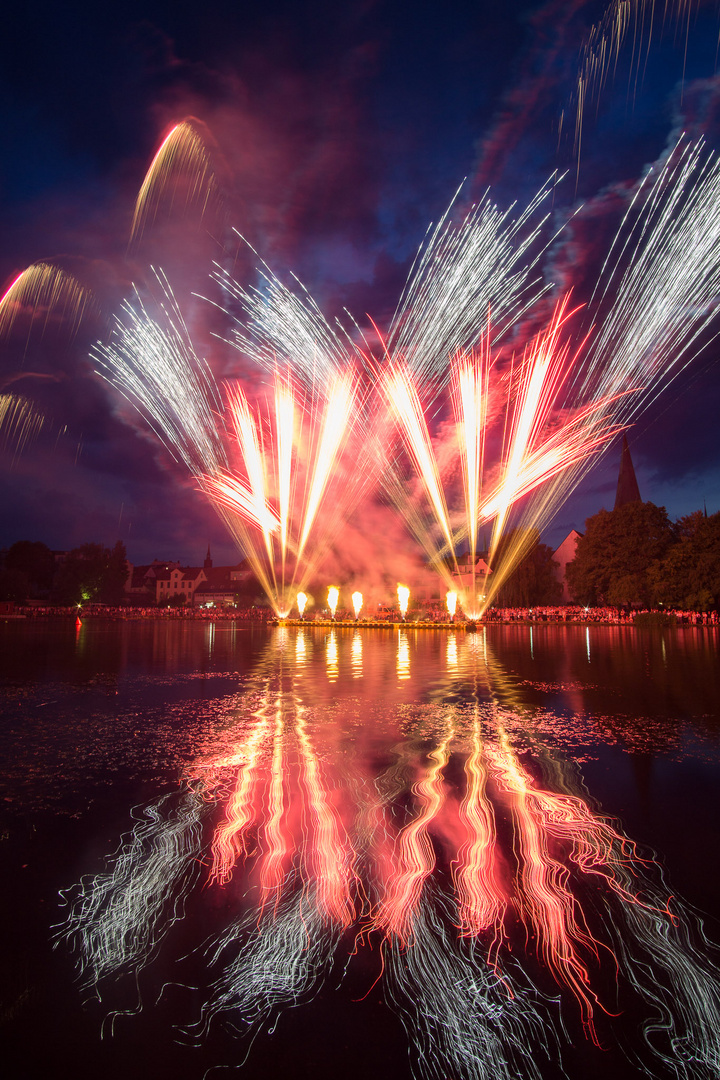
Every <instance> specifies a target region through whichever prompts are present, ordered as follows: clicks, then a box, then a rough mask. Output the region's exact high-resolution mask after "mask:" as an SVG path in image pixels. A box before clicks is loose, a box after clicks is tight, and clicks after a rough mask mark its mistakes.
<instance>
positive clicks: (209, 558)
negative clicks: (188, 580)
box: [203, 544, 212, 570]
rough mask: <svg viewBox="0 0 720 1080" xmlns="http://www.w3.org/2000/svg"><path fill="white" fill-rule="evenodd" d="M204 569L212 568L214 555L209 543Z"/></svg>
mask: <svg viewBox="0 0 720 1080" xmlns="http://www.w3.org/2000/svg"><path fill="white" fill-rule="evenodd" d="M203 570H212V556H211V555H210V545H209V544H208V549H207V555H206V556H205V562H204V564H203Z"/></svg>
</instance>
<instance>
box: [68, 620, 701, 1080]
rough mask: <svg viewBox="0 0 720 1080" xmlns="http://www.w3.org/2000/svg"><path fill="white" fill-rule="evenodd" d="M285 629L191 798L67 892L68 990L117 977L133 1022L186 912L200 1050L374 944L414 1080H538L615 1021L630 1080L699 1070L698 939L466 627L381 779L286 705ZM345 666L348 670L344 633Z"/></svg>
mask: <svg viewBox="0 0 720 1080" xmlns="http://www.w3.org/2000/svg"><path fill="white" fill-rule="evenodd" d="M292 636H293V631H292V630H289V631H288V632H287V633H286V634H285V637H286V638H287V641H286V642H285V643H284V644H282V643H278V647H277V648H276V649H275V651H274V652H273V654H272V655H268V657H267V658H264V659H263V661H262V662H261V665H260V667H259V671H258V677H257V678H255V679H254V680H252V681H251V682H250V683H249V685H248V686H247V688H246V690H247V693H246V695H245V696H244V697H243V698H241V699H240V700H237V699H236V700H235V702H234V705H233V712H232V718H231V719H228V718H226V719H224V720H223V724H225V725H227V730H225V731H224V732H222V742H221V745H220V748H219V749H218V748H217V747H216V748H215V749H213V751H212V753H210V754H209V756H207V755H206V756H205V757H202V758H200V759H199V760H198V761H197V762H196V763H195V764H194V765H193V766H191V767H190V768H189V769H188V777H189V782H190V787H185V788H183V789H182V790H181V791H180V792H179V793H175V794H174V795H171V796H167V797H165V798H164V799H161V800H159V801H158V802H157V803H154V804H152V805H151V806H149V807H148V808H147V809H146V810H144V811H142V813H141V814H138V815H137V820H136V822H135V824H134V826H133V829H132V831H131V832H130V833H129V834H128V835H127V836H126V837H124V838H123V839H122V841H121V844H120V846H119V848H118V850H117V852H116V853H115V855H114V856H113V857H112V858H111V859H110V860H109V865H108V867H107V869H106V870H105V871H103V872H101V873H96V874H94V875H89V876H87V877H85V878H83V879H82V881H81V882H80V883H79V884H78V886H76V887H75V888H74V889H73V890H69V891H68V892H67V894H66V897H65V902H66V905H67V917H66V921H65V923H64V925H63V927H61V928H60V929H59V935H58V936H59V938H60V939H62V940H65V941H66V942H67V943H68V944H69V945H71V946H72V947H73V948H74V949H75V951H76V953H77V956H78V971H79V975H80V978H81V980H82V982H83V984H84V985H85V987H86V988H90V989H92V990H93V991H94V992H95V993H96V994H97V995H98V996H100V994H101V992H102V993H104V990H105V987H106V986H108V985H109V982H110V980H111V979H114V978H117V977H119V976H124V977H127V979H128V980H129V981H131V982H132V983H134V984H136V987H137V1004H136V1006H135V1011H136V1010H137V1009H139V1008H141V1007H142V1002H143V997H142V988H143V983H142V982H141V974H142V973H143V972H144V971H145V969H146V968H149V967H150V966H151V965H152V964H153V963H154V961H155V960H157V961H158V967H159V968H160V969H161V970H162V971H163V972H166V971H167V969H168V958H166V957H165V955H164V954H163V955H161V953H162V952H163V950H165V949H166V948H168V942H169V941H170V940H171V938H170V935H169V931H170V929H171V927H172V926H173V925H175V924H176V923H177V922H178V921H179V920H181V919H183V918H186V919H187V925H186V926H185V927H184V931H183V938H184V939H186V938H188V937H190V938H191V937H192V934H193V932H195V933H197V934H200V935H201V937H202V938H204V937H205V934H206V927H207V925H208V921H210V923H211V925H212V933H211V938H210V943H209V945H208V944H206V945H205V946H204V951H203V952H202V953H200V952H199V951H198V949H196V950H195V951H194V953H193V956H194V960H193V963H194V966H195V968H196V969H197V968H198V967H202V963H204V965H205V967H206V971H207V979H206V980H205V982H203V981H202V979H201V983H200V985H198V986H196V987H195V990H194V992H193V1000H196V999H197V998H199V999H200V1003H201V1004H200V1010H199V1011H200V1019H199V1021H198V1022H197V1024H195V1025H193V1026H190V1027H189V1028H188V1030H189V1032H190V1034H191V1035H194V1037H195V1038H196V1039H198V1040H200V1039H202V1038H203V1037H204V1036H205V1035H206V1033H207V1031H208V1028H209V1026H210V1024H211V1023H214V1022H216V1021H219V1020H221V1019H223V1018H224V1019H225V1020H226V1021H227V1022H228V1023H229V1024H231V1025H232V1027H233V1029H234V1030H235V1031H239V1032H240V1034H241V1035H243V1034H246V1035H247V1036H248V1037H249V1038H250V1039H252V1037H254V1036H255V1035H256V1034H258V1033H259V1032H260V1031H263V1030H272V1027H273V1025H274V1023H275V1021H276V1020H277V1017H278V1015H279V1013H280V1011H281V1010H282V1009H283V1008H286V1007H291V1006H297V1005H300V1004H301V1003H303V1002H305V1001H308V1000H309V999H310V997H311V996H312V995H313V994H314V993H316V992H317V990H318V989H319V988H320V986H321V985H322V984H323V982H324V981H325V980H326V979H327V977H328V975H329V974H330V972H331V971H333V972H335V974H336V975H338V977H342V976H341V975H340V974H339V972H340V970H341V969H342V970H345V971H347V970H349V968H350V965H352V964H353V962H354V959H355V957H356V956H357V955H358V954H359V953H360V952H363V951H364V950H365V949H367V948H368V947H372V948H375V947H376V946H377V948H378V949H379V956H380V957H381V959H382V970H381V973H380V975H379V977H378V983H379V985H380V986H381V990H382V992H383V993H384V996H385V999H386V1000H387V1002H388V1003H389V1004H391V1005H392V1006H393V1007H394V1008H395V1009H397V1011H398V1013H399V1014H400V1016H401V1018H402V1020H403V1023H404V1025H405V1027H406V1029H407V1033H408V1037H409V1039H410V1041H411V1043H412V1045H413V1047H414V1049H413V1066H414V1070H415V1072H416V1074H417V1076H418V1077H419V1078H422V1080H441V1078H443V1077H446V1076H458V1077H472V1078H478V1080H491V1078H495V1077H501V1078H506V1080H511V1078H512V1080H539V1078H540V1077H541V1076H543V1075H546V1067H545V1065H544V1061H545V1060H546V1059H548V1058H552V1059H553V1061H557V1060H558V1057H559V1055H561V1054H562V1047H563V1046H564V1045H565V1044H566V1042H570V1041H572V1040H573V1039H574V1038H575V1037H576V1036H575V1034H574V1031H575V1029H576V1028H577V1029H578V1030H579V1027H580V1022H579V1020H580V1019H581V1020H582V1024H583V1025H584V1027H585V1030H586V1034H587V1036H588V1038H589V1039H591V1040H597V1041H598V1042H600V1043H601V1044H602V1045H603V1046H604V1045H605V1044H606V1043H607V1042H610V1043H611V1044H614V1043H615V1042H616V1041H618V1042H619V1045H621V1046H622V1039H623V1038H624V1035H623V1036H621V1035H619V1034H618V1035H617V1036H616V1028H619V1027H621V1026H622V1025H621V1021H620V1019H619V1018H618V1017H617V1016H616V1015H615V1014H616V1013H618V1012H619V1011H620V1010H621V1009H622V1010H627V1011H629V1013H630V1015H632V1016H633V1017H634V1016H639V1017H640V1018H641V1021H640V1022H641V1023H642V1024H643V1035H644V1041H643V1042H642V1043H641V1044H640V1045H639V1046H638V1045H637V1039H636V1038H635V1043H636V1045H634V1046H633V1047H632V1048H631V1049H630V1050H629V1051H628V1054H629V1055H630V1057H631V1058H632V1059H633V1061H635V1062H636V1063H637V1066H638V1068H639V1069H640V1071H641V1072H643V1073H644V1074H646V1075H649V1076H656V1075H658V1072H657V1070H658V1068H660V1069H662V1070H664V1071H663V1072H662V1075H665V1072H667V1074H668V1075H669V1076H675V1077H677V1078H678V1080H711V1078H712V1077H715V1076H717V1074H718V1070H719V1068H720V1034H719V1033H718V1026H717V1022H716V1021H717V1016H718V1014H719V1013H720V985H719V983H718V978H717V971H716V970H715V968H714V966H713V964H712V961H711V959H709V958H708V956H707V955H704V953H707V952H708V951H709V944H708V942H707V941H706V939H705V937H704V935H703V933H702V930H701V928H698V926H697V921H696V920H695V918H694V916H693V915H692V913H690V912H687V911H686V910H685V909H684V908H683V905H682V903H681V902H680V901H679V900H678V899H677V898H675V897H671V896H670V895H669V893H668V891H667V889H666V888H665V886H664V884H663V883H662V879H661V877H660V875H659V870H658V868H657V867H655V866H654V864H652V863H651V862H648V861H647V859H643V858H642V857H641V856H640V854H639V852H638V850H637V849H636V847H635V845H634V844H633V843H632V842H631V841H630V840H629V839H628V838H627V837H625V836H624V835H623V834H622V832H621V831H620V830H619V828H616V827H615V826H614V825H613V824H612V823H611V822H610V821H609V820H608V819H606V818H604V817H603V816H602V815H600V814H599V813H598V812H597V811H595V810H593V809H591V808H590V806H589V804H588V802H587V801H586V799H585V798H584V797H583V796H582V795H580V794H575V793H574V790H573V785H575V790H577V782H578V781H577V774H576V772H575V771H574V770H572V769H570V768H569V767H568V764H567V762H565V761H564V760H563V759H562V758H561V757H559V755H558V754H557V751H555V750H553V749H551V748H550V747H549V746H546V745H544V742H543V735H542V730H543V729H542V727H541V726H539V725H536V724H535V722H534V718H533V714H532V712H531V711H530V710H528V709H526V708H524V707H522V706H521V705H519V706H518V707H517V708H510V707H504V708H501V707H499V706H498V705H496V704H492V702H491V700H490V698H491V697H492V696H495V697H499V696H503V697H505V698H511V697H512V686H511V685H510V683H512V680H510V683H508V685H507V686H506V685H505V682H507V679H508V676H507V673H504V672H503V669H502V667H501V665H500V664H499V663H498V662H497V660H495V659H494V658H493V657H492V655H491V653H490V651H489V650H488V647H487V641H486V638H485V635H483V640H482V641H481V640H480V636H479V635H477V634H475V635H472V639H473V640H472V641H470V638H469V637H468V639H467V640H466V639H465V637H463V638H461V639H460V641H461V643H462V644H461V650H462V657H461V658H459V657H458V655H457V654H458V651H459V650H458V638H457V637H456V636H455V635H454V634H453V635H452V637H451V638H449V639H448V666H449V667H456V665H457V667H456V670H457V675H455V676H454V677H453V680H452V687H451V689H450V697H449V699H448V700H445V699H444V698H445V695H444V694H441V700H440V701H439V703H437V704H436V705H433V706H432V707H431V708H428V707H425V706H423V707H422V708H420V709H419V710H418V712H417V713H416V715H415V718H414V719H413V720H412V722H411V723H410V724H409V725H406V727H405V730H404V734H403V736H402V741H401V742H400V743H399V744H396V745H395V746H394V751H395V758H394V760H393V761H392V762H391V763H390V764H389V765H388V764H387V762H386V761H385V760H384V759H383V763H382V764H377V763H375V764H371V761H373V758H372V757H369V758H366V757H363V755H362V754H361V753H360V752H359V748H358V753H357V755H356V757H351V758H348V751H347V737H346V734H347V730H349V729H342V731H343V735H344V737H343V740H342V747H341V746H339V745H335V742H334V740H335V739H336V736H337V733H338V732H339V731H340V730H341V729H336V728H335V727H334V724H333V715H334V709H335V707H336V706H335V703H334V702H333V703H332V704H331V705H330V706H328V707H327V708H324V707H321V706H320V705H318V704H315V705H313V706H312V707H310V706H308V705H307V704H305V702H304V701H302V700H301V699H300V697H299V695H298V691H297V684H296V683H295V680H294V678H293V675H294V673H295V672H296V671H297V666H298V658H299V657H300V656H304V653H305V649H306V640H307V632H306V630H305V629H304V628H300V629H299V630H298V632H297V634H296V635H295V649H294V651H293V649H292ZM403 638H404V640H405V643H408V635H407V633H406V631H404V630H401V631H400V634H399V637H398V650H399V651H400V646H401V640H402V639H403ZM331 639H334V641H335V645H334V647H335V650H336V658H335V661H334V662H336V660H337V637H336V632H335V631H334V630H333V631H332V633H331V634H330V635H329V636H328V638H327V639H326V641H327V643H328V644H329V642H330V641H331ZM275 640H276V642H279V639H278V638H276V639H275ZM301 642H302V644H300V643H301ZM356 643H357V645H358V648H357V650H356ZM451 643H453V644H454V646H455V649H454V652H451V651H450V644H451ZM351 652H352V666H353V674H355V673H356V664H357V663H358V662H359V663H360V666H361V665H362V635H361V633H360V631H359V630H356V631H355V633H354V635H353V639H352V649H351ZM453 655H454V657H455V659H452V656H453ZM460 659H461V662H460ZM284 662H287V664H288V669H289V670H288V675H286V673H285V671H284V668H283V663H284ZM504 680H505V681H504ZM485 684H487V686H486V689H487V694H488V700H485V701H481V700H479V699H478V697H477V693H478V688H479V687H481V686H484V685H485ZM302 685H305V683H304V682H303V684H302ZM461 685H462V686H463V687H465V689H466V690H467V693H468V694H470V696H469V697H467V696H466V697H461V698H460V699H459V700H458V696H457V694H458V689H459V687H460V686H461ZM513 685H514V684H513ZM508 687H509V688H508ZM471 688H474V689H472V693H471ZM516 689H517V688H516ZM364 727H365V725H363V726H362V727H361V728H359V729H358V730H359V731H360V732H361V734H360V735H359V738H360V739H361V741H362V739H363V738H364V737H365V735H366V734H367V732H365V731H364ZM393 737H396V736H393ZM388 745H389V744H388ZM458 776H459V777H461V778H462V779H460V782H458V780H457V777H458ZM453 777H455V779H454V778H453ZM553 789H560V790H553ZM208 824H212V826H213V828H210V829H209V828H207V827H206V826H207V825H208ZM191 896H192V901H193V903H192V908H191V907H190V905H189V903H188V901H189V899H190V897H191ZM196 908H197V910H196ZM186 913H190V914H187V915H186ZM197 944H198V946H199V945H200V942H199V941H198V942H197ZM201 956H202V958H203V960H202V963H201V961H200V960H199V957H201ZM164 977H165V978H167V979H171V976H168V975H166V974H165V975H164ZM181 982H182V980H180V983H181ZM598 987H602V989H598ZM608 988H610V991H609V990H608ZM613 988H616V992H617V1000H616V998H615V996H614V994H615V990H614V989H613ZM606 996H607V1000H606ZM606 1011H607V1013H609V1014H610V1015H607V1014H606ZM196 1015H197V1014H196ZM631 1026H632V1025H631ZM553 1067H554V1066H553ZM557 1067H558V1068H562V1057H561V1056H560V1057H559V1064H558V1065H557Z"/></svg>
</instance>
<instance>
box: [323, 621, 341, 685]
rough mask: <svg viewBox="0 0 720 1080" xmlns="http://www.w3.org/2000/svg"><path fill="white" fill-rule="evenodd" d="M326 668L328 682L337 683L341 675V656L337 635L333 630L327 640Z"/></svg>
mask: <svg viewBox="0 0 720 1080" xmlns="http://www.w3.org/2000/svg"><path fill="white" fill-rule="evenodd" d="M325 667H326V669H327V677H328V682H335V681H336V680H337V677H338V673H339V670H340V669H339V654H338V641H337V635H336V633H335V631H334V630H331V631H330V633H329V634H328V636H327V638H326V640H325Z"/></svg>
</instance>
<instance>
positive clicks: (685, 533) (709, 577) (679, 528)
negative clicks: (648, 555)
mask: <svg viewBox="0 0 720 1080" xmlns="http://www.w3.org/2000/svg"><path fill="white" fill-rule="evenodd" d="M675 536H676V540H675V543H674V544H673V545H672V546H671V547H670V548H669V549H668V551H667V553H666V555H665V558H664V559H663V560H662V561H661V562H660V563H659V564H657V566H656V567H655V568H654V570H653V573H652V586H653V592H654V596H655V599H656V601H657V602H658V603H661V604H664V605H665V606H666V607H680V608H690V609H692V610H696V611H707V610H709V609H710V608H717V607H718V606H719V605H720V513H717V514H712V515H711V516H710V517H705V515H704V514H703V513H702V511H700V510H696V511H695V513H694V514H688V516H687V517H683V518H680V520H679V521H678V522H677V523H676V525H675Z"/></svg>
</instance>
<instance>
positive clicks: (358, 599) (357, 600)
mask: <svg viewBox="0 0 720 1080" xmlns="http://www.w3.org/2000/svg"><path fill="white" fill-rule="evenodd" d="M352 604H353V611H354V612H355V618H356V619H359V618H360V609H361V608H362V605H363V596H362V593H361V592H354V593H353V594H352Z"/></svg>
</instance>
